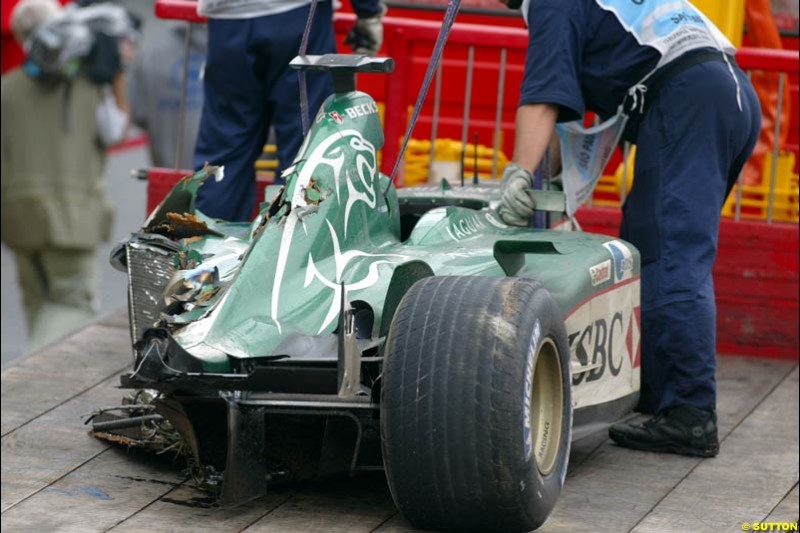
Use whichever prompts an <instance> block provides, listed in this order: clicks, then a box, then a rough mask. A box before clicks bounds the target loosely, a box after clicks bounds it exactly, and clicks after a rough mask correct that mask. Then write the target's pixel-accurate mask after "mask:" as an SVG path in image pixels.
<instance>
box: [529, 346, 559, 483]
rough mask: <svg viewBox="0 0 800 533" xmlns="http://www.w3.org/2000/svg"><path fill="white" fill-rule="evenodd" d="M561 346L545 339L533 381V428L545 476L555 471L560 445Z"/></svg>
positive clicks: (539, 461)
mask: <svg viewBox="0 0 800 533" xmlns="http://www.w3.org/2000/svg"><path fill="white" fill-rule="evenodd" d="M559 359H560V358H559V353H558V348H557V347H556V345H555V343H553V341H552V339H550V338H546V339H545V340H544V342H542V344H541V346H540V348H539V354H538V356H537V358H536V366H535V369H534V372H533V383H532V384H531V405H530V409H531V415H532V416H531V430H532V431H533V435H534V439H533V446H534V448H533V452H534V456H535V457H536V466H537V468H538V469H539V472H540V473H541V474H542V475H543V476H546V475H549V474H550V473H552V472H553V469H554V468H555V466H556V462H557V460H558V450H559V448H561V439H562V437H563V435H562V430H561V426H562V413H563V411H564V386H563V384H562V375H561V363H560V360H559Z"/></svg>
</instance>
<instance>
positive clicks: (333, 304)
mask: <svg viewBox="0 0 800 533" xmlns="http://www.w3.org/2000/svg"><path fill="white" fill-rule="evenodd" d="M383 142H384V139H383V132H382V128H381V123H380V120H379V116H378V113H377V107H376V105H375V102H374V101H373V100H372V98H371V97H370V96H368V95H367V94H364V93H361V92H347V93H343V94H334V95H333V96H331V97H329V98H328V99H327V100H326V101H325V103H324V104H323V106H322V108H321V110H320V112H319V113H318V114H317V116H316V117H315V119H314V120H313V123H312V128H311V131H310V132H309V134H308V135H307V137H306V141H305V144H304V145H303V146H302V148H301V149H300V151H299V153H298V156H297V158H296V160H295V161H294V164H293V165H292V166H291V167H290V168H288V169H287V170H286V171H285V172H284V174H283V177H284V178H285V180H286V185H285V187H284V188H282V189H280V191H279V192H277V194H275V195H274V197H273V198H270V201H269V202H267V203H265V204H263V205H262V206H261V210H260V214H259V216H258V217H257V218H256V220H255V221H254V222H253V223H252V224H250V225H242V224H232V223H225V222H221V221H213V220H208V219H207V218H206V217H204V216H203V215H202V213H196V214H197V216H198V218H199V219H201V220H204V221H205V222H206V223H207V225H208V226H209V228H210V229H211V230H212V231H213V232H219V235H218V234H214V233H207V234H205V235H204V236H202V238H200V239H197V238H195V239H185V240H183V241H180V242H181V244H182V251H183V253H184V255H185V254H187V253H189V252H192V251H194V252H198V253H199V254H200V256H202V258H203V260H202V262H201V263H200V264H199V265H193V268H216V270H217V274H218V279H217V281H216V282H215V283H216V286H215V287H213V289H215V290H214V291H213V295H212V296H211V297H210V298H207V299H206V300H205V301H204V302H203V304H202V305H197V306H190V307H191V309H189V310H183V311H181V312H178V313H176V314H174V316H172V317H171V319H172V320H171V321H170V322H169V325H168V327H169V329H171V332H172V336H173V338H174V339H175V340H176V342H178V343H179V344H180V345H181V346H182V347H183V348H184V349H186V350H187V351H188V352H190V353H191V354H192V355H193V356H194V357H195V358H198V359H200V360H201V361H202V364H203V368H204V371H206V372H227V371H228V370H229V367H230V357H234V358H250V357H264V356H269V355H280V354H281V352H280V346H281V343H282V342H284V341H285V340H286V339H287V338H288V337H290V336H294V337H299V338H304V337H316V336H320V335H330V334H332V333H333V332H334V331H335V330H336V328H337V324H338V317H339V313H340V309H341V305H340V296H341V291H342V290H344V291H345V293H346V300H347V301H349V302H351V303H352V302H360V303H365V304H367V305H368V306H369V307H370V308H371V309H372V311H373V313H374V322H373V325H372V328H373V331H372V337H373V338H375V339H378V340H380V339H381V338H382V337H383V336H385V334H386V331H387V330H388V325H389V321H390V320H391V314H392V312H393V310H394V308H395V307H396V306H397V304H398V303H399V299H400V298H401V297H402V294H403V293H404V292H405V290H407V289H408V288H409V287H410V285H411V284H413V282H414V281H416V280H417V279H419V278H421V277H423V276H426V275H431V274H433V275H437V276H446V275H459V276H465V275H470V276H506V275H513V276H524V277H530V278H534V279H536V280H539V281H541V282H542V283H543V284H544V285H545V286H546V287H547V288H548V290H549V291H550V292H551V294H552V295H553V297H554V298H555V300H556V301H557V302H558V304H559V305H560V308H561V310H562V312H563V313H564V315H565V317H566V316H567V315H568V314H569V313H570V312H571V311H572V310H574V309H576V308H577V307H578V306H579V304H580V303H581V302H585V301H587V299H589V298H590V297H591V296H592V295H593V294H595V293H597V292H598V291H603V290H604V289H606V288H608V287H611V286H612V285H613V284H614V282H615V279H614V275H610V276H609V277H608V279H603V278H602V277H600V278H598V277H595V279H592V268H593V267H594V266H595V265H601V264H603V263H604V262H608V261H609V260H612V265H614V264H615V263H613V261H614V255H613V253H610V251H609V249H608V248H607V247H604V246H603V244H604V243H607V242H608V241H611V240H612V239H611V238H609V237H605V236H600V235H592V234H587V233H582V232H574V231H554V230H550V229H539V230H537V229H528V228H518V227H509V226H506V225H505V224H503V222H502V221H501V219H500V218H499V217H498V216H497V215H496V214H495V211H494V207H495V205H496V203H497V201H498V200H499V189H498V188H495V187H487V186H483V187H472V186H468V187H464V188H460V187H454V188H450V187H445V186H431V187H421V188H407V189H400V190H399V191H398V190H396V189H395V188H394V186H391V185H390V184H389V180H388V178H387V177H386V176H385V175H383V174H381V173H380V172H379V170H378V168H379V164H378V155H379V150H380V149H381V147H382V146H383ZM210 170H211V169H206V170H203V171H200V172H198V173H197V174H195V176H193V177H191V178H187V179H186V180H184V183H183V185H179V187H176V190H178V189H179V188H181V189H180V190H181V191H185V190H187V189H192V191H196V189H197V186H198V185H199V184H200V183H202V181H203V180H204V179H206V176H207V175H208V174H209V173H210ZM387 188H388V192H387V194H386V195H385V196H384V191H387ZM269 192H270V193H272V192H274V189H272V188H271V189H270V191H269ZM172 194H176V192H175V191H173V193H172ZM553 194H558V193H551V199H552V195H553ZM543 198H544V196H543ZM166 201H167V202H168V201H169V198H168V199H167V200H166ZM192 205H193V202H192ZM429 207H430V209H429ZM414 213H416V215H414ZM559 216H560V215H559ZM401 217H402V223H401ZM415 221H416V224H414V225H413V229H412V230H410V228H411V227H412V224H413V223H414V222H415ZM409 230H410V234H408V235H406V234H405V233H407V232H408V231H409ZM616 242H617V243H619V242H621V241H616ZM629 249H630V251H631V257H630V258H628V261H629V262H628V264H625V265H622V266H624V268H626V269H627V270H628V272H627V273H628V275H629V276H633V277H636V276H638V273H639V259H638V253H637V252H636V251H635V249H634V248H633V247H632V246H631V247H629ZM194 256H195V257H197V255H196V254H194ZM179 266H180V265H179ZM612 270H613V269H612ZM181 272H182V271H178V272H176V276H180V275H181ZM209 294H212V291H211V290H209V291H207V293H206V296H208V295H209ZM637 297H638V295H637ZM362 305H363V304H362ZM309 355H311V356H313V355H314V354H309Z"/></svg>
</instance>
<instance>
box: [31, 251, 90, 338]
mask: <svg viewBox="0 0 800 533" xmlns="http://www.w3.org/2000/svg"><path fill="white" fill-rule="evenodd" d="M15 255H16V258H17V272H18V276H19V283H20V287H21V288H22V300H23V305H24V306H25V315H26V318H27V322H28V349H29V351H33V350H37V349H39V348H41V347H42V346H45V345H47V344H50V343H51V342H53V341H55V340H57V339H59V338H61V337H63V336H64V335H66V334H67V333H69V332H71V331H74V330H75V329H77V328H79V327H81V326H82V325H84V324H85V323H86V322H88V321H89V320H91V318H92V317H93V316H94V314H95V311H94V308H93V307H92V302H93V300H94V296H95V292H96V287H97V275H96V272H95V270H96V269H95V264H94V259H95V252H94V250H89V251H87V250H67V249H63V248H45V249H42V250H38V251H36V252H33V253H28V252H19V251H17V252H15Z"/></svg>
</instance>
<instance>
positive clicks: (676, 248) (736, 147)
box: [620, 62, 761, 413]
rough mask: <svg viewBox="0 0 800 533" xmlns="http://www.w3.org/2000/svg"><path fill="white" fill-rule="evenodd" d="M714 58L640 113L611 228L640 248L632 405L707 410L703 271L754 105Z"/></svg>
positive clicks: (749, 134)
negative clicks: (638, 368) (617, 224)
mask: <svg viewBox="0 0 800 533" xmlns="http://www.w3.org/2000/svg"><path fill="white" fill-rule="evenodd" d="M734 70H735V71H736V75H737V77H738V79H739V84H740V87H741V102H742V110H741V111H740V110H739V107H738V104H737V100H736V85H735V83H734V80H733V77H732V76H731V74H730V72H729V70H728V67H727V66H726V65H725V63H722V62H707V63H701V64H698V65H695V66H693V67H691V68H689V69H687V70H685V71H683V72H682V73H680V74H677V75H676V76H675V77H674V78H672V79H671V80H669V81H668V82H666V84H665V85H664V86H663V88H662V89H661V91H660V92H659V94H658V97H657V99H656V100H655V101H654V102H653V103H652V105H651V107H650V108H649V109H648V111H647V113H646V114H645V116H644V117H643V118H642V121H641V124H640V126H639V131H638V135H637V138H636V144H637V148H636V161H635V165H636V179H635V181H634V184H633V188H632V190H631V193H630V196H629V197H628V199H627V201H626V203H625V205H624V207H623V219H622V227H621V230H620V235H621V236H622V238H623V239H625V240H627V241H629V242H631V243H633V244H634V245H635V246H636V247H637V248H638V249H639V251H640V252H641V256H642V280H641V281H642V315H641V316H642V390H641V399H640V405H639V408H640V410H641V411H642V412H645V413H657V412H660V411H663V410H664V409H666V408H668V407H672V406H676V405H692V406H695V407H698V408H700V409H704V410H709V411H713V410H715V409H716V379H715V371H716V303H715V300H714V285H713V279H712V277H711V269H712V266H713V264H714V260H715V258H716V253H717V238H718V233H719V222H720V211H721V208H722V205H723V203H724V201H725V198H726V197H727V195H728V193H729V192H730V190H731V187H732V186H733V185H734V183H735V182H736V179H737V177H738V175H739V173H740V171H741V169H742V166H743V165H744V163H745V162H746V161H747V158H748V157H749V156H750V154H751V152H752V150H753V147H754V146H755V143H756V140H757V138H758V133H759V129H760V125H761V108H760V106H759V103H758V99H757V97H756V94H755V91H754V90H753V88H752V85H751V84H750V82H749V81H748V79H747V77H746V76H745V75H744V74H743V73H742V72H741V71H740V70H739V69H738V67H735V66H734Z"/></svg>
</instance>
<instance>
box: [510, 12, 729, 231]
mask: <svg viewBox="0 0 800 533" xmlns="http://www.w3.org/2000/svg"><path fill="white" fill-rule="evenodd" d="M564 1H571V0H564ZM530 2H531V0H523V2H522V7H521V11H522V15H523V17H524V18H525V23H526V24H529V21H528V10H529V7H530ZM594 2H595V3H596V4H597V5H598V7H600V8H601V9H603V10H605V11H609V12H611V13H613V14H614V16H615V17H616V18H617V20H618V21H619V23H620V24H621V25H622V27H623V28H624V29H625V30H626V31H627V32H628V33H630V34H631V35H632V36H633V37H634V38H635V39H636V41H637V42H638V43H639V44H640V45H642V46H650V47H652V48H654V49H656V50H657V51H658V52H659V54H661V59H660V60H659V62H658V64H657V65H656V68H655V69H654V70H653V71H652V72H650V73H649V74H647V76H645V77H644V78H643V79H642V80H641V81H639V83H637V84H636V85H634V86H633V87H631V88H630V90H629V91H628V95H629V96H630V97H631V99H632V108H637V107H638V108H639V109H640V110H643V109H644V99H645V92H646V87H645V86H644V82H645V81H646V80H647V79H648V78H649V77H650V76H651V75H652V74H653V73H654V72H655V71H656V70H657V69H658V68H660V67H662V66H664V65H666V64H667V63H669V62H671V61H673V60H675V59H677V58H678V57H680V56H682V55H683V54H685V53H686V52H689V51H692V50H698V49H700V48H716V49H718V50H720V52H721V53H722V55H723V57H724V59H725V63H726V64H727V65H728V69H729V70H730V72H731V75H732V76H733V78H734V81H736V87H737V98H739V94H738V91H739V83H738V80H737V78H736V76H735V74H734V72H733V67H732V66H731V64H730V61H729V60H728V55H733V54H734V53H735V52H736V48H735V47H734V46H733V44H731V42H730V41H729V40H728V39H727V38H726V37H725V36H724V35H723V34H722V32H720V31H719V29H718V28H717V27H716V26H714V24H713V23H712V22H711V21H710V20H709V19H708V18H707V17H706V16H705V15H704V14H703V13H702V12H701V11H700V10H699V9H697V8H696V7H694V6H693V5H692V4H691V2H689V1H688V0H594ZM739 108H740V109H741V101H740V102H739ZM627 121H628V115H627V113H626V111H625V101H623V102H622V103H621V104H620V106H619V109H618V111H617V115H615V116H614V117H612V118H610V119H608V120H606V121H605V122H603V123H602V124H600V125H598V126H595V127H593V128H589V129H585V128H584V127H583V123H582V121H574V122H569V123H565V124H558V125H557V126H556V131H557V132H558V136H559V139H560V141H561V160H562V181H563V185H564V192H565V193H566V195H567V214H568V215H569V216H570V217H571V216H573V215H574V214H575V211H577V210H578V207H580V205H581V204H582V203H583V202H584V201H585V200H586V199H587V198H589V197H590V196H591V195H592V193H593V192H594V188H595V186H596V185H597V182H598V180H599V179H600V176H601V174H602V172H603V169H604V168H605V167H606V165H607V164H608V160H609V159H610V158H611V155H612V154H613V153H614V148H615V147H616V146H617V144H619V141H620V138H621V137H622V133H623V131H624V130H625V125H626V124H627Z"/></svg>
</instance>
